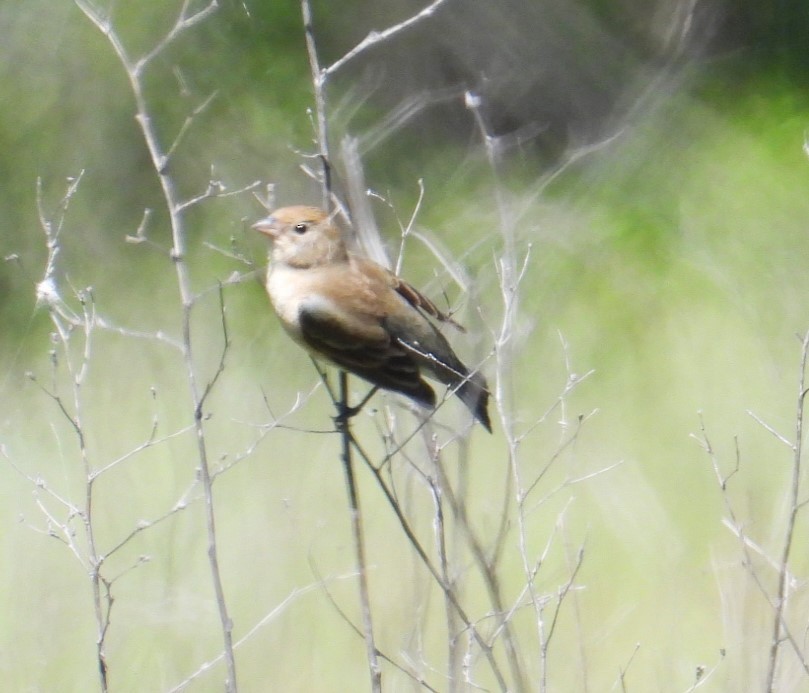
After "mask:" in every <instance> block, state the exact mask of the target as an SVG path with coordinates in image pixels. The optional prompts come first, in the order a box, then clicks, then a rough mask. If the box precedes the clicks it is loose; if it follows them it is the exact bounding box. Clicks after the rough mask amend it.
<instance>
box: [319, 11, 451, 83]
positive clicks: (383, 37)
mask: <svg viewBox="0 0 809 693" xmlns="http://www.w3.org/2000/svg"><path fill="white" fill-rule="evenodd" d="M444 2H446V0H433V2H432V3H430V4H429V5H427V7H425V8H424V9H423V10H421V11H420V12H418V13H417V14H414V15H413V16H412V17H410V18H408V19H405V20H404V21H403V22H399V24H396V25H394V26H392V27H388V28H387V29H385V30H384V31H371V32H370V33H369V34H368V35H367V36H366V37H365V38H364V39H363V40H362V41H360V42H359V43H358V44H357V45H356V46H354V48H352V49H351V50H350V51H348V53H346V54H345V55H344V56H343V57H342V58H340V59H339V60H336V61H335V62H333V63H332V64H331V65H329V66H328V67H327V68H325V69H324V70H323V72H322V77H321V79H323V78H326V77H330V76H331V75H333V74H334V73H335V72H337V70H339V69H340V68H341V67H343V66H344V65H345V64H346V63H348V62H349V61H351V60H353V59H354V58H356V57H357V56H358V55H360V54H361V53H363V52H364V51H366V50H368V49H369V48H370V47H371V46H375V45H376V44H377V43H381V42H382V41H387V40H388V39H390V38H392V37H393V36H395V35H396V34H398V33H400V32H402V31H404V30H405V29H409V28H410V27H412V26H413V25H414V24H417V23H418V22H420V21H422V20H423V19H427V18H428V17H431V16H432V15H433V14H434V13H435V11H436V10H437V9H438V8H439V7H440V6H441V5H443V4H444Z"/></svg>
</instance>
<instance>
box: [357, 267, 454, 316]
mask: <svg viewBox="0 0 809 693" xmlns="http://www.w3.org/2000/svg"><path fill="white" fill-rule="evenodd" d="M352 261H353V263H354V265H355V267H357V268H358V269H359V270H360V271H361V272H362V273H363V274H364V275H366V276H374V277H375V279H376V280H377V281H380V282H382V283H384V284H386V285H387V286H389V287H390V288H391V289H393V290H394V291H396V292H397V293H398V294H399V295H400V296H401V297H402V298H404V299H405V300H406V301H407V302H408V303H409V304H410V305H411V306H413V307H414V308H417V309H418V310H422V311H424V312H425V313H427V315H429V316H431V317H433V318H435V319H436V320H440V321H441V322H446V323H449V324H450V325H452V326H453V327H454V328H455V329H457V330H459V331H461V332H466V330H465V329H464V327H463V326H462V325H460V324H459V323H457V322H455V320H453V319H452V317H451V316H449V315H447V314H446V313H445V312H444V311H442V310H441V309H440V308H439V307H438V306H436V305H435V303H433V302H432V301H431V300H430V299H429V298H427V297H426V296H425V295H424V294H423V293H421V292H420V291H419V290H418V289H416V288H415V287H414V286H413V285H411V284H408V283H407V282H406V281H405V280H404V279H402V278H401V277H399V276H397V275H395V274H394V273H393V272H391V271H390V270H389V269H386V268H385V267H382V266H381V265H378V264H376V263H375V262H373V261H371V260H368V259H366V258H363V257H357V256H354V257H352Z"/></svg>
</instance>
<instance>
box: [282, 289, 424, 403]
mask: <svg viewBox="0 0 809 693" xmlns="http://www.w3.org/2000/svg"><path fill="white" fill-rule="evenodd" d="M298 317H299V325H300V329H301V336H302V337H303V339H304V341H305V342H306V343H307V344H308V345H309V346H310V347H311V348H312V349H313V350H314V351H315V352H318V353H320V354H322V355H323V356H325V357H326V358H327V359H329V360H330V361H332V362H333V363H335V364H336V365H337V366H340V367H341V368H343V369H345V370H347V371H349V372H351V373H354V374H355V375H358V376H360V377H361V378H364V379H365V380H367V381H369V382H370V383H373V384H374V385H378V386H379V387H382V388H385V389H389V390H396V391H397V392H401V393H403V394H405V395H407V396H409V397H412V398H414V399H416V400H418V401H419V402H421V403H423V404H425V405H428V406H432V405H434V404H435V393H434V392H433V390H432V388H431V387H430V386H429V385H427V383H425V382H424V380H422V378H421V374H420V372H419V367H418V364H417V362H416V360H415V359H414V358H413V355H412V354H411V353H409V352H408V350H407V349H405V348H403V347H402V346H401V345H400V344H398V343H397V342H396V341H394V340H393V339H391V336H390V334H389V333H388V331H387V329H386V328H385V327H384V326H383V325H382V324H381V322H379V321H375V320H373V319H372V318H370V317H368V316H360V315H353V314H347V313H344V312H341V311H338V310H335V309H334V308H333V307H332V306H329V305H327V304H323V303H322V302H318V301H309V302H304V303H302V304H301V306H300V309H299V316H298Z"/></svg>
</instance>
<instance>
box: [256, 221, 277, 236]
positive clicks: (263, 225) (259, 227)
mask: <svg viewBox="0 0 809 693" xmlns="http://www.w3.org/2000/svg"><path fill="white" fill-rule="evenodd" d="M250 228H253V229H255V230H256V231H258V232H259V233H263V234H264V235H265V236H269V237H270V238H275V237H276V236H277V235H278V229H277V228H276V226H275V217H265V218H264V219H259V220H258V221H257V222H256V223H255V224H253V226H251V227H250Z"/></svg>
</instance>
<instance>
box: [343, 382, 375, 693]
mask: <svg viewBox="0 0 809 693" xmlns="http://www.w3.org/2000/svg"><path fill="white" fill-rule="evenodd" d="M347 403H348V375H347V374H346V372H345V371H340V403H339V404H340V405H343V406H347ZM343 413H344V414H345V409H344V412H343ZM337 430H338V431H340V438H341V441H342V452H341V459H342V462H343V470H344V472H345V477H346V486H347V488H348V502H349V506H350V511H351V532H352V535H353V537H354V551H355V554H356V556H357V571H358V573H359V589H360V610H361V611H362V627H363V632H364V634H365V649H366V653H367V656H368V668H369V671H370V675H371V690H372V691H373V692H374V693H381V691H382V670H381V669H380V668H379V660H378V658H377V650H376V644H375V642H374V628H373V621H372V619H371V597H370V593H369V590H368V565H367V563H366V560H365V546H364V544H363V537H364V536H365V535H364V534H363V529H362V514H361V513H360V501H359V495H358V494H357V480H356V478H355V477H354V460H353V456H352V453H351V431H350V430H349V418H348V417H347V416H345V415H342V416H338V417H337Z"/></svg>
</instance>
